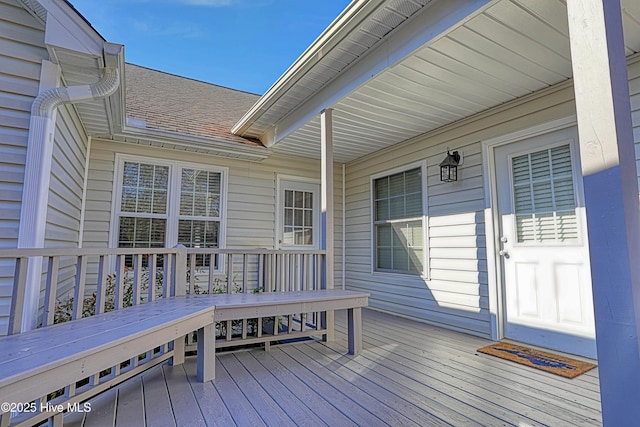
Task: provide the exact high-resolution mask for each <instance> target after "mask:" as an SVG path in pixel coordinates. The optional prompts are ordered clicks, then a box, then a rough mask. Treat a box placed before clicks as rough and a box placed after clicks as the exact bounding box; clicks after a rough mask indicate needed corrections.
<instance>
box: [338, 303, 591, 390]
mask: <svg viewBox="0 0 640 427" xmlns="http://www.w3.org/2000/svg"><path fill="white" fill-rule="evenodd" d="M372 311H373V310H365V313H367V314H368V315H370V313H371V312H372ZM400 319H401V320H402V318H400ZM372 320H373V319H371V318H366V319H364V320H363V322H365V323H366V322H368V321H372ZM394 320H395V319H394ZM345 325H346V323H344V322H343V323H342V324H341V323H336V327H337V328H338V330H340V331H341V332H343V333H344V331H345V330H346V329H345V328H346V326H345ZM416 325H419V326H420V327H419V328H416ZM389 327H390V329H389V330H387V329H385V330H384V331H381V330H379V329H373V328H371V329H367V330H366V331H365V333H366V334H367V336H369V337H377V338H378V340H379V341H380V340H383V341H385V342H388V341H389V337H393V336H401V337H402V347H403V349H406V350H408V351H413V352H414V353H416V354H421V353H422V352H423V351H424V350H425V348H427V349H432V351H434V356H436V357H443V356H444V357H450V356H451V355H453V354H457V355H461V356H466V355H468V354H469V346H461V347H460V346H458V345H457V344H458V342H459V341H461V340H464V339H466V338H467V336H466V335H465V334H461V335H462V336H461V337H458V336H456V340H455V342H453V341H452V340H451V335H452V332H450V331H447V332H448V337H447V338H446V339H444V338H443V339H440V338H437V339H434V337H433V335H431V332H432V331H433V330H434V329H435V328H437V327H432V326H430V325H427V324H423V323H417V322H416V323H415V324H414V326H413V328H407V329H405V328H400V329H398V328H397V325H396V324H395V322H394V323H393V324H390V326H389ZM478 339H479V340H481V339H480V338H478ZM437 340H440V341H437ZM490 342H491V341H489V340H481V341H478V342H474V343H473V345H471V348H472V349H473V350H474V354H475V350H476V349H477V348H479V347H481V346H484V345H486V344H488V343H490ZM423 343H429V344H430V346H429V347H424V345H423ZM436 344H437V345H436ZM484 364H486V365H489V366H491V367H494V368H496V369H497V370H505V369H506V370H509V371H512V372H514V373H516V372H517V373H518V374H519V375H523V376H529V377H530V378H529V379H528V381H534V382H536V383H540V384H544V385H545V386H548V387H552V388H554V389H555V388H560V389H562V388H570V390H571V391H572V392H576V390H575V387H574V386H573V384H571V385H570V386H569V385H568V383H567V381H566V380H565V379H564V378H561V377H558V376H557V375H551V374H549V373H547V372H543V371H540V370H535V369H526V367H524V366H522V365H518V364H508V365H505V364H504V363H502V361H500V360H499V359H496V358H488V357H487V358H485V359H483V365H484ZM585 375H587V377H584V375H581V376H580V377H578V378H575V379H574V381H573V383H580V385H581V387H580V390H584V391H585V396H586V397H588V398H591V399H592V400H597V401H599V384H598V382H597V369H596V370H594V371H590V372H587V373H586V374H585ZM594 376H595V378H596V383H595V384H593V383H592V381H591V379H587V378H593V377H594Z"/></svg>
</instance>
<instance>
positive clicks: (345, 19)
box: [231, 0, 384, 135]
mask: <svg viewBox="0 0 640 427" xmlns="http://www.w3.org/2000/svg"><path fill="white" fill-rule="evenodd" d="M383 3H384V0H375V1H372V0H359V1H356V2H352V3H351V4H350V5H349V6H348V7H347V9H345V10H344V11H343V12H342V13H341V14H340V16H338V17H337V18H336V19H335V20H334V21H333V22H332V23H331V24H330V25H329V27H327V29H326V30H325V31H324V32H323V33H322V34H321V35H320V36H318V38H317V39H316V40H315V41H314V42H313V43H312V44H311V45H310V46H309V47H308V48H307V49H306V50H305V51H304V52H303V53H302V55H300V57H299V58H298V59H296V60H295V62H294V63H293V64H292V65H291V66H290V67H289V68H288V69H287V71H285V72H284V74H283V75H282V76H281V77H280V78H278V80H277V81H276V82H275V83H274V84H273V85H272V86H271V87H270V88H269V89H268V90H267V91H266V92H265V94H264V95H263V96H262V97H260V99H259V100H258V101H257V102H256V104H255V105H254V106H253V107H251V109H250V110H249V111H248V112H247V113H246V114H245V115H244V116H243V117H242V118H241V119H240V120H239V121H238V123H236V125H235V126H234V127H233V128H232V129H231V132H233V133H234V134H237V135H242V134H243V133H244V132H245V131H246V130H247V129H248V128H250V127H251V124H252V123H253V122H254V121H255V120H256V119H258V118H259V117H260V115H261V114H262V113H263V112H264V111H266V110H268V109H269V107H270V106H271V105H273V103H274V102H275V101H277V100H278V99H279V98H280V97H281V96H282V95H283V94H284V93H286V91H287V90H289V89H290V88H291V87H292V86H294V85H295V84H296V82H297V81H298V80H299V79H300V78H301V77H303V76H304V75H305V74H306V73H307V72H308V71H309V70H310V69H311V68H313V66H314V65H315V64H316V63H317V62H318V61H319V60H320V58H322V57H323V56H324V55H326V54H327V53H328V52H330V51H331V50H332V49H333V48H334V47H335V46H336V45H338V44H339V42H340V41H341V40H342V39H343V38H344V36H346V35H347V34H349V32H351V31H352V30H353V29H354V27H356V26H357V25H358V24H359V23H361V22H362V21H364V20H365V19H366V18H367V17H368V16H369V15H370V14H371V13H373V12H374V11H375V10H377V9H378V7H380V5H381V4H383Z"/></svg>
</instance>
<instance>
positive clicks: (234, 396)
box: [213, 353, 266, 426]
mask: <svg viewBox="0 0 640 427" xmlns="http://www.w3.org/2000/svg"><path fill="white" fill-rule="evenodd" d="M229 356H231V353H226V354H220V355H217V356H216V379H215V381H213V386H214V387H215V389H216V390H217V391H218V393H219V394H220V396H221V397H222V400H223V402H224V404H225V406H226V407H227V409H228V410H229V413H230V414H231V417H232V418H233V421H234V423H235V424H237V425H243V424H244V425H252V426H266V423H265V422H264V420H263V419H262V417H261V416H260V414H258V412H256V410H255V408H254V406H253V404H252V403H251V402H250V401H249V400H248V399H247V398H246V396H245V395H244V393H243V392H242V390H241V389H240V388H239V387H238V385H237V384H236V382H235V379H234V378H233V377H231V375H230V374H229V372H228V371H227V369H226V368H225V366H224V364H223V359H224V358H225V357H229Z"/></svg>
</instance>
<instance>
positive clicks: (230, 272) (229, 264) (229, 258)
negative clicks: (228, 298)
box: [227, 252, 233, 294]
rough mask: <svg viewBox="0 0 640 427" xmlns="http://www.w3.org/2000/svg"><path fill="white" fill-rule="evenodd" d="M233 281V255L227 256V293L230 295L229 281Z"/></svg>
mask: <svg viewBox="0 0 640 427" xmlns="http://www.w3.org/2000/svg"><path fill="white" fill-rule="evenodd" d="M232 280H233V254H232V253H231V252H229V253H228V254H227V293H228V294H230V293H232V291H231V289H232V287H231V281H232Z"/></svg>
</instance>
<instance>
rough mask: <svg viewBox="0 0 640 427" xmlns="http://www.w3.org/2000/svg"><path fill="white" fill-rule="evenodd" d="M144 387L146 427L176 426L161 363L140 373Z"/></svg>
mask: <svg viewBox="0 0 640 427" xmlns="http://www.w3.org/2000/svg"><path fill="white" fill-rule="evenodd" d="M142 384H143V387H144V414H145V422H146V425H147V427H155V426H158V427H167V426H176V423H175V418H174V415H173V411H172V409H171V399H170V398H169V390H168V385H167V378H166V377H165V375H164V370H163V369H162V365H159V366H156V367H154V368H152V369H149V370H148V371H146V372H144V373H143V374H142Z"/></svg>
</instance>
